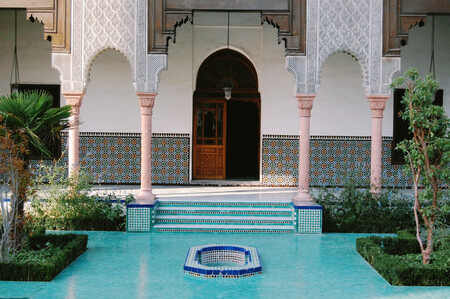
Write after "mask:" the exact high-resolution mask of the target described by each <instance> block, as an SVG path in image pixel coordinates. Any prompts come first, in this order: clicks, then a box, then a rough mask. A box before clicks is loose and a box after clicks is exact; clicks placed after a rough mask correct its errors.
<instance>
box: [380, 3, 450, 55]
mask: <svg viewBox="0 0 450 299" xmlns="http://www.w3.org/2000/svg"><path fill="white" fill-rule="evenodd" d="M383 6H384V8H383V10H384V11H383V14H384V21H383V56H397V57H399V56H400V51H401V47H402V46H404V45H406V44H407V43H408V35H409V29H411V27H413V26H415V25H419V26H421V25H424V24H425V23H426V21H427V15H429V14H442V13H450V1H448V0H429V1H423V0H384V5H383Z"/></svg>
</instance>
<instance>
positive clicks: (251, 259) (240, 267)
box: [183, 244, 262, 278]
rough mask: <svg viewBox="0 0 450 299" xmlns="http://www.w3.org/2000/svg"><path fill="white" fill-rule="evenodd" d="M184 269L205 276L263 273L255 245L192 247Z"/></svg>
mask: <svg viewBox="0 0 450 299" xmlns="http://www.w3.org/2000/svg"><path fill="white" fill-rule="evenodd" d="M183 270H184V273H186V274H190V275H194V276H199V277H205V278H240V277H246V276H252V275H257V274H261V273H262V268H261V263H260V261H259V255H258V251H257V250H256V248H255V247H248V246H241V245H226V244H212V245H203V246H192V247H190V248H189V251H188V254H187V256H186V261H185V263H184V267H183Z"/></svg>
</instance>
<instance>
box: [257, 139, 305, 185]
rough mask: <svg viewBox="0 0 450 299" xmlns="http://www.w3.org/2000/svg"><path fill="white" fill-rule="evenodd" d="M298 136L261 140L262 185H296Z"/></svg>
mask: <svg viewBox="0 0 450 299" xmlns="http://www.w3.org/2000/svg"><path fill="white" fill-rule="evenodd" d="M298 148H299V137H298V136H286V135H277V136H274V135H271V136H270V138H267V137H263V140H262V177H261V181H262V184H263V185H265V186H297V185H298Z"/></svg>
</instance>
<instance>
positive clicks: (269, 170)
mask: <svg viewBox="0 0 450 299" xmlns="http://www.w3.org/2000/svg"><path fill="white" fill-rule="evenodd" d="M298 141H299V136H296V135H294V136H283V135H264V136H263V142H262V145H263V148H262V184H263V185H265V186H297V179H298ZM391 144H392V138H391V137H384V138H383V141H382V148H383V156H382V171H383V172H382V177H383V186H384V187H409V186H411V183H412V182H411V180H410V179H409V177H406V176H405V175H404V174H403V171H402V169H403V166H402V165H392V164H391ZM310 151H311V156H310V163H311V165H310V184H311V186H325V187H327V186H340V187H341V186H343V185H344V184H345V183H346V182H348V181H350V180H352V181H353V182H355V184H357V185H359V186H368V185H369V184H370V137H347V136H342V137H340V136H311V141H310Z"/></svg>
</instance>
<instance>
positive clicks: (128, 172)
mask: <svg viewBox="0 0 450 299" xmlns="http://www.w3.org/2000/svg"><path fill="white" fill-rule="evenodd" d="M66 147H67V134H63V135H62V150H63V153H65V148H66ZM35 163H37V162H35ZM46 163H50V162H46ZM61 163H67V154H64V156H63V159H61ZM140 163H141V134H140V133H87V132H82V133H80V166H81V168H82V169H85V170H86V171H88V173H90V174H91V175H92V176H93V177H94V182H93V183H97V184H139V183H140V174H141V164H140ZM152 183H153V184H171V185H180V184H188V183H189V134H157V133H154V134H153V136H152Z"/></svg>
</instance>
